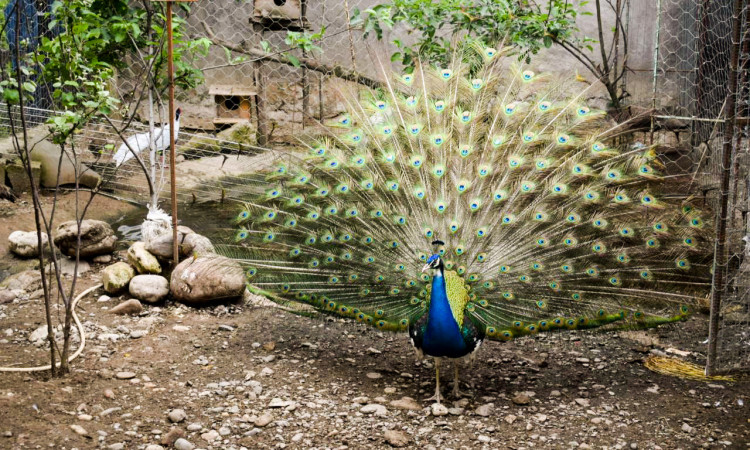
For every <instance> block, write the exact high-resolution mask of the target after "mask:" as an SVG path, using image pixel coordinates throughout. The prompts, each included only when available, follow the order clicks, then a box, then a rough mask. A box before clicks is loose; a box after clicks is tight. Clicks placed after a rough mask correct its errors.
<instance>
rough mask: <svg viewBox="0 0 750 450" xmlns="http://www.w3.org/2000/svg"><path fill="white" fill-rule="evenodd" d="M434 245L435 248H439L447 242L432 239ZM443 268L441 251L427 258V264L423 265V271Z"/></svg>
mask: <svg viewBox="0 0 750 450" xmlns="http://www.w3.org/2000/svg"><path fill="white" fill-rule="evenodd" d="M432 245H433V246H434V247H435V248H438V247H439V246H441V245H445V242H443V241H438V240H436V241H432ZM430 269H432V270H442V269H443V259H442V258H441V257H440V253H437V252H436V253H435V254H434V255H432V256H430V257H429V258H428V259H427V264H425V265H424V267H422V272H427V271H428V270H430Z"/></svg>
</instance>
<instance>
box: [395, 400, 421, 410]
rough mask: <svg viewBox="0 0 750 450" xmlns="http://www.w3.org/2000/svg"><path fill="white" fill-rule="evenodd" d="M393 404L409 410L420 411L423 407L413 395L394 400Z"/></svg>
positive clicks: (397, 407) (398, 407)
mask: <svg viewBox="0 0 750 450" xmlns="http://www.w3.org/2000/svg"><path fill="white" fill-rule="evenodd" d="M391 406H392V407H394V408H396V409H405V410H408V411H419V410H420V409H422V407H421V406H420V405H419V403H417V402H416V401H415V400H414V399H413V398H411V397H401V398H400V399H398V400H393V401H392V402H391Z"/></svg>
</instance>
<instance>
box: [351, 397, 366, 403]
mask: <svg viewBox="0 0 750 450" xmlns="http://www.w3.org/2000/svg"><path fill="white" fill-rule="evenodd" d="M369 402H370V397H354V398H353V399H352V403H355V404H357V405H366V404H367V403H369Z"/></svg>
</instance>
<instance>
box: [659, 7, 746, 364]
mask: <svg viewBox="0 0 750 450" xmlns="http://www.w3.org/2000/svg"><path fill="white" fill-rule="evenodd" d="M745 3H746V2H745V1H743V0H736V1H732V2H714V1H699V2H686V1H681V0H660V1H659V2H657V8H658V14H657V22H658V25H657V30H658V31H657V33H658V34H657V35H658V36H659V39H658V40H657V48H656V52H655V58H654V83H653V94H654V95H653V100H654V106H656V107H657V108H658V113H657V115H656V116H655V118H656V119H660V120H661V121H662V123H663V122H664V121H669V122H670V123H672V124H673V126H675V124H676V126H677V127H678V128H682V129H686V130H687V131H688V133H687V136H688V138H689V139H686V140H685V141H683V142H682V144H683V145H681V148H680V149H677V150H676V152H675V156H676V160H678V161H681V164H680V165H681V166H684V167H692V168H693V170H694V174H695V176H694V181H693V182H692V183H691V185H690V186H689V189H691V190H692V192H693V193H694V194H695V195H698V196H702V197H703V198H704V201H705V202H706V204H707V206H708V207H710V209H711V210H713V211H714V212H715V214H716V220H715V233H716V246H715V249H716V254H715V262H714V280H713V292H712V298H711V300H712V301H711V330H710V337H709V342H708V343H709V349H708V364H707V370H708V371H710V372H718V371H722V370H728V369H747V368H750V330H749V327H748V325H750V314H749V312H750V298H749V296H748V292H749V290H750V261H746V260H745V254H746V253H745V243H746V240H743V237H744V236H746V235H747V233H748V222H747V210H748V192H749V191H748V186H750V185H749V184H748V175H750V174H749V173H748V161H747V158H748V146H747V137H748V136H747V133H748V128H747V124H748V121H747V115H748V114H747V112H748V99H747V92H748V73H747V70H748V63H747V62H748V59H750V41H749V39H750V29H748V9H749V8H748V5H746V4H745ZM664 92H669V93H675V95H671V96H670V95H662V94H663V93H664Z"/></svg>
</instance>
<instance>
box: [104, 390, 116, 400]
mask: <svg viewBox="0 0 750 450" xmlns="http://www.w3.org/2000/svg"><path fill="white" fill-rule="evenodd" d="M104 396H105V397H106V398H115V393H114V391H113V390H112V389H105V390H104Z"/></svg>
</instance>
